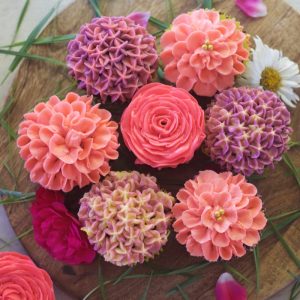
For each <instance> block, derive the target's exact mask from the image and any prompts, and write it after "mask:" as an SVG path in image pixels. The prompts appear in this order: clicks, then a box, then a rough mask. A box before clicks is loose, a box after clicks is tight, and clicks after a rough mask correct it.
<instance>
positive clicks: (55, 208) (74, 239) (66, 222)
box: [30, 187, 96, 265]
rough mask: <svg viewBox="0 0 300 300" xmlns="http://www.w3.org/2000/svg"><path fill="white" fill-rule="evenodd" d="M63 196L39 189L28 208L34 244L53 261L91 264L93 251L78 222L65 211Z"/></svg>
mask: <svg viewBox="0 0 300 300" xmlns="http://www.w3.org/2000/svg"><path fill="white" fill-rule="evenodd" d="M63 200H64V195H63V193H62V192H58V191H47V190H45V189H44V188H42V187H40V188H39V189H38V191H37V192H36V199H35V201H34V202H33V204H32V206H31V209H30V211H31V216H32V223H33V229H34V238H35V240H36V242H37V243H38V244H39V245H40V246H41V247H43V248H44V249H45V250H47V252H48V253H49V254H50V255H51V256H52V257H53V258H55V259H57V260H59V261H62V262H64V263H67V264H70V265H78V264H82V263H91V262H92V261H93V260H94V258H95V256H96V252H95V251H94V250H93V248H92V246H91V245H90V244H89V242H88V239H87V235H86V233H85V232H83V231H82V230H81V225H80V222H79V221H78V220H77V219H76V218H75V217H74V216H73V215H72V214H71V213H69V212H68V210H67V208H66V207H65V205H64V203H63Z"/></svg>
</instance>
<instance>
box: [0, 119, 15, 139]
mask: <svg viewBox="0 0 300 300" xmlns="http://www.w3.org/2000/svg"><path fill="white" fill-rule="evenodd" d="M0 125H1V127H2V128H3V129H4V130H5V131H6V133H7V134H8V136H9V138H10V140H12V141H15V140H16V139H17V137H18V135H17V133H16V132H15V131H14V129H13V128H12V127H11V126H10V125H9V124H8V123H7V122H6V121H5V120H4V119H0Z"/></svg>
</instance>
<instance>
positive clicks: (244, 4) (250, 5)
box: [235, 0, 267, 18]
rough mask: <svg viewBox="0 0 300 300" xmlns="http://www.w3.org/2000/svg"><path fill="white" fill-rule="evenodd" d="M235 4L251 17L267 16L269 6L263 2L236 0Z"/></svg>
mask: <svg viewBox="0 0 300 300" xmlns="http://www.w3.org/2000/svg"><path fill="white" fill-rule="evenodd" d="M235 4H236V6H238V7H239V8H240V10H241V11H242V12H243V13H245V14H246V15H247V16H249V17H252V18H259V17H264V16H266V15H267V6H266V5H265V4H264V3H263V1H262V0H236V1H235Z"/></svg>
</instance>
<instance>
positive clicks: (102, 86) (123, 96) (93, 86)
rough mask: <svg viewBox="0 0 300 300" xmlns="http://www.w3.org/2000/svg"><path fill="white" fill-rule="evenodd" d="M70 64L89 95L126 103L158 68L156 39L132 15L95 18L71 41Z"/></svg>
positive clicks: (74, 75)
mask: <svg viewBox="0 0 300 300" xmlns="http://www.w3.org/2000/svg"><path fill="white" fill-rule="evenodd" d="M67 65H68V67H69V68H70V74H71V75H72V76H73V77H75V79H76V80H78V81H79V87H80V88H84V89H86V90H87V93H88V94H94V95H99V96H100V98H101V101H102V102H105V101H106V100H107V99H109V98H110V99H111V100H112V102H114V101H117V100H120V101H122V102H124V101H126V100H127V99H131V98H132V96H133V94H134V93H135V91H136V90H137V89H138V88H139V87H140V86H143V85H145V84H147V83H148V82H150V81H151V79H152V78H151V77H152V75H153V74H154V73H155V71H156V69H157V65H158V54H157V52H156V48H155V38H154V36H152V35H151V34H149V33H148V32H147V30H146V29H145V28H144V27H143V26H141V25H139V24H137V23H136V22H134V21H133V20H132V19H131V18H130V17H101V18H95V19H93V20H92V21H91V23H87V24H85V25H83V26H82V27H81V29H80V32H79V33H78V34H77V35H76V37H75V39H74V40H72V41H70V42H69V45H68V56H67Z"/></svg>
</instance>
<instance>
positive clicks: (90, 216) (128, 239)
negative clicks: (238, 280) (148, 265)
mask: <svg viewBox="0 0 300 300" xmlns="http://www.w3.org/2000/svg"><path fill="white" fill-rule="evenodd" d="M173 202H174V198H173V197H172V196H171V195H170V194H168V193H165V192H163V191H161V190H160V189H159V187H158V185H157V184H156V178H155V177H151V176H149V175H144V174H141V173H138V172H136V171H133V172H125V171H124V172H111V173H110V174H109V175H108V176H107V177H106V178H105V179H104V180H103V181H102V182H100V183H98V184H95V185H93V186H92V189H91V191H90V192H89V193H86V194H85V195H84V197H83V198H82V199H81V201H80V203H81V205H80V210H79V213H78V216H79V220H80V221H81V222H82V224H83V228H82V229H83V230H84V231H86V233H87V235H88V238H89V241H90V243H91V244H92V245H94V249H95V250H96V251H98V252H99V254H101V255H102V256H103V257H104V259H105V260H106V261H108V262H111V263H113V264H115V265H118V266H124V265H134V264H136V263H143V262H144V261H147V260H148V259H150V258H153V257H154V255H155V254H158V253H159V251H160V250H161V248H162V246H163V245H165V244H166V242H167V239H168V226H169V224H170V218H171V209H172V206H173Z"/></svg>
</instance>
